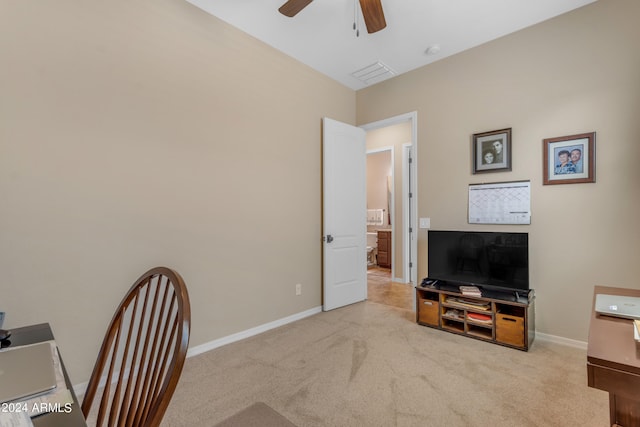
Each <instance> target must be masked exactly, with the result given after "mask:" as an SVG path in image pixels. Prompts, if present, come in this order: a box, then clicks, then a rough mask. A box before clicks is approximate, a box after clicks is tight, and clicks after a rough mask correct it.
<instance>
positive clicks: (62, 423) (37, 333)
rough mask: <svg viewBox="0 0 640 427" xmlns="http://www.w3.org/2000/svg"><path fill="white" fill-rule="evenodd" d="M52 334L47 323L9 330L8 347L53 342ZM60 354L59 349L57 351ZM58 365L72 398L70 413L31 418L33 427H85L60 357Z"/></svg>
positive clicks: (51, 413) (54, 413) (48, 414)
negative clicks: (60, 367)
mask: <svg viewBox="0 0 640 427" xmlns="http://www.w3.org/2000/svg"><path fill="white" fill-rule="evenodd" d="M53 339H54V337H53V332H52V331H51V327H50V326H49V324H48V323H41V324H39V325H33V326H25V327H23V328H17V329H11V338H10V341H11V345H10V347H16V346H19V345H25V344H35V343H37V342H42V341H49V340H53ZM58 354H60V349H58ZM60 365H61V366H62V372H63V374H64V380H65V382H66V384H67V388H68V389H69V391H70V392H71V395H72V396H73V404H72V405H71V412H69V413H65V412H50V413H47V414H43V415H39V416H37V417H35V418H32V419H31V421H32V422H33V425H34V427H86V426H87V423H86V422H85V420H84V416H83V415H82V410H80V405H79V404H78V398H77V397H76V395H75V393H74V392H73V385H72V384H71V381H70V380H69V376H68V375H67V370H66V369H65V367H64V362H63V361H62V355H60Z"/></svg>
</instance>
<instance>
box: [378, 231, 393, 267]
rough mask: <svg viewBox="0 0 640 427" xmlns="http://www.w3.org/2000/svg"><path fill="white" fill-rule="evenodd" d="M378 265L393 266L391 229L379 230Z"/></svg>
mask: <svg viewBox="0 0 640 427" xmlns="http://www.w3.org/2000/svg"><path fill="white" fill-rule="evenodd" d="M378 266H379V267H384V268H391V230H378Z"/></svg>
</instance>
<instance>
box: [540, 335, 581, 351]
mask: <svg viewBox="0 0 640 427" xmlns="http://www.w3.org/2000/svg"><path fill="white" fill-rule="evenodd" d="M536 339H540V340H543V341H549V342H553V343H556V344H561V345H566V346H569V347H575V348H579V349H581V350H586V349H587V343H586V342H584V341H578V340H572V339H570V338H564V337H559V336H557V335H549V334H543V333H541V332H537V331H536Z"/></svg>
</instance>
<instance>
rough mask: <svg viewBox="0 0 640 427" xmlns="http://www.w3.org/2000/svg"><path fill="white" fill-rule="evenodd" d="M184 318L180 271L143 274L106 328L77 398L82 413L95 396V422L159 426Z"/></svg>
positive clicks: (187, 317) (181, 346)
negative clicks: (96, 412) (89, 372)
mask: <svg viewBox="0 0 640 427" xmlns="http://www.w3.org/2000/svg"><path fill="white" fill-rule="evenodd" d="M190 322H191V307H190V304H189V294H188V293H187V288H186V285H185V283H184V281H183V280H182V277H180V275H179V274H178V273H177V272H175V271H173V270H171V269H169V268H165V267H157V268H153V269H151V270H149V271H147V272H146V273H145V274H143V275H142V276H141V277H140V278H139V279H138V280H137V281H136V282H135V283H134V285H133V286H132V287H131V289H129V292H128V293H127V294H126V296H125V297H124V299H123V300H122V302H121V303H120V306H119V307H118V309H117V311H116V312H115V314H114V316H113V319H112V320H111V323H110V325H109V328H108V329H107V333H106V336H105V338H104V341H103V343H102V347H101V348H100V353H99V354H98V360H97V361H96V364H95V367H94V369H93V373H92V374H91V379H90V380H89V385H88V386H87V390H86V392H85V395H84V399H83V402H82V412H83V414H84V416H85V418H86V417H87V416H88V415H89V412H90V411H91V409H92V406H93V403H94V399H95V402H96V406H97V408H95V406H94V409H97V410H98V415H97V421H96V425H97V426H98V427H101V426H109V427H111V426H131V427H155V426H159V425H160V421H161V420H162V417H163V415H164V413H165V411H166V409H167V407H168V406H169V401H170V400H171V397H172V395H173V392H174V391H175V388H176V386H177V384H178V379H179V378H180V374H181V373H182V367H183V366H184V361H185V358H186V355H187V348H188V345H189V332H190Z"/></svg>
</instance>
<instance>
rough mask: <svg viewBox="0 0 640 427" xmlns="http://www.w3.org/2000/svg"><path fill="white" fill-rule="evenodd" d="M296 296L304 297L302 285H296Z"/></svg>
mask: <svg viewBox="0 0 640 427" xmlns="http://www.w3.org/2000/svg"><path fill="white" fill-rule="evenodd" d="M296 295H302V284H300V283H297V284H296Z"/></svg>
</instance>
